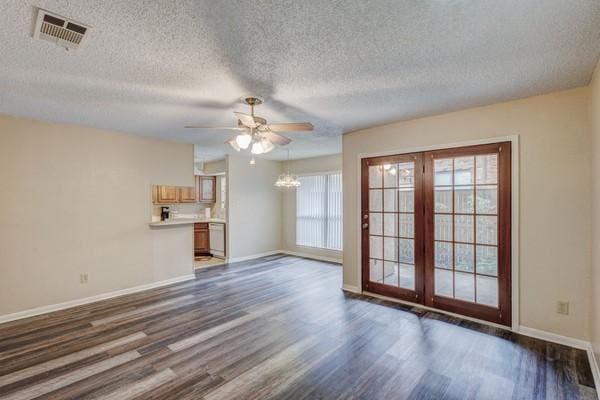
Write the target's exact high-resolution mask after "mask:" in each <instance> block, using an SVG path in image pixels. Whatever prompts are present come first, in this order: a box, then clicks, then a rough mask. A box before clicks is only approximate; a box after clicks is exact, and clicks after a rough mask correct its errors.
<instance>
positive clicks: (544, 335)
mask: <svg viewBox="0 0 600 400" xmlns="http://www.w3.org/2000/svg"><path fill="white" fill-rule="evenodd" d="M513 331H514V332H516V333H520V334H521V335H525V336H529V337H532V338H536V339H541V340H545V341H547V342H552V343H557V344H563V345H565V346H569V347H574V348H576V349H581V350H589V349H591V347H592V345H591V343H590V342H586V341H585V340H581V339H575V338H572V337H569V336H563V335H559V334H557V333H552V332H546V331H542V330H540V329H535V328H530V327H528V326H523V325H520V326H519V327H518V329H513Z"/></svg>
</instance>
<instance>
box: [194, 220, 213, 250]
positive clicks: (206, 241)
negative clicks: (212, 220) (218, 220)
mask: <svg viewBox="0 0 600 400" xmlns="http://www.w3.org/2000/svg"><path fill="white" fill-rule="evenodd" d="M205 255H210V236H209V230H208V224H207V223H196V224H194V256H195V257H198V256H205Z"/></svg>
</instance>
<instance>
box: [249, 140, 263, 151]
mask: <svg viewBox="0 0 600 400" xmlns="http://www.w3.org/2000/svg"><path fill="white" fill-rule="evenodd" d="M250 152H251V153H252V154H262V153H264V152H265V150H264V149H263V146H262V144H261V143H260V142H254V143H252V150H250Z"/></svg>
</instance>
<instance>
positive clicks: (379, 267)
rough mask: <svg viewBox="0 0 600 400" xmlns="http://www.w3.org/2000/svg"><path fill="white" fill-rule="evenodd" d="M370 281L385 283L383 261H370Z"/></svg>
mask: <svg viewBox="0 0 600 400" xmlns="http://www.w3.org/2000/svg"><path fill="white" fill-rule="evenodd" d="M369 280H370V281H371V282H378V283H383V261H381V260H374V259H372V258H371V259H370V260H369Z"/></svg>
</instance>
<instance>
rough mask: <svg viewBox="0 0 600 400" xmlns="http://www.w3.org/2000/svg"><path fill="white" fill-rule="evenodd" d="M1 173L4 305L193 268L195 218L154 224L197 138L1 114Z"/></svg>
mask: <svg viewBox="0 0 600 400" xmlns="http://www.w3.org/2000/svg"><path fill="white" fill-rule="evenodd" d="M0 182H1V183H2V195H1V196H0V254H1V261H0V262H1V264H0V315H5V314H9V313H14V312H17V311H22V310H27V309H30V308H34V307H39V306H47V305H51V304H55V303H59V302H64V301H69V300H75V299H80V298H84V297H88V296H93V295H97V294H102V293H107V292H111V291H115V290H119V289H126V288H130V287H134V286H138V285H143V284H149V283H152V282H156V281H162V280H166V279H170V278H175V277H179V276H183V275H189V274H190V273H191V272H192V230H191V228H190V227H185V228H183V227H180V228H160V229H150V228H149V226H148V222H149V221H150V216H151V186H152V185H153V184H169V185H181V186H191V185H192V184H193V146H192V145H186V144H176V143H170V142H165V141H159V140H153V139H146V138H141V137H138V136H133V135H126V134H121V133H115V132H107V131H100V130H95V129H88V128H82V127H77V126H73V125H61V124H50V123H45V122H36V121H30V120H25V119H17V118H12V117H6V116H0ZM80 274H88V275H89V282H88V283H87V284H80V283H79V276H80Z"/></svg>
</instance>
